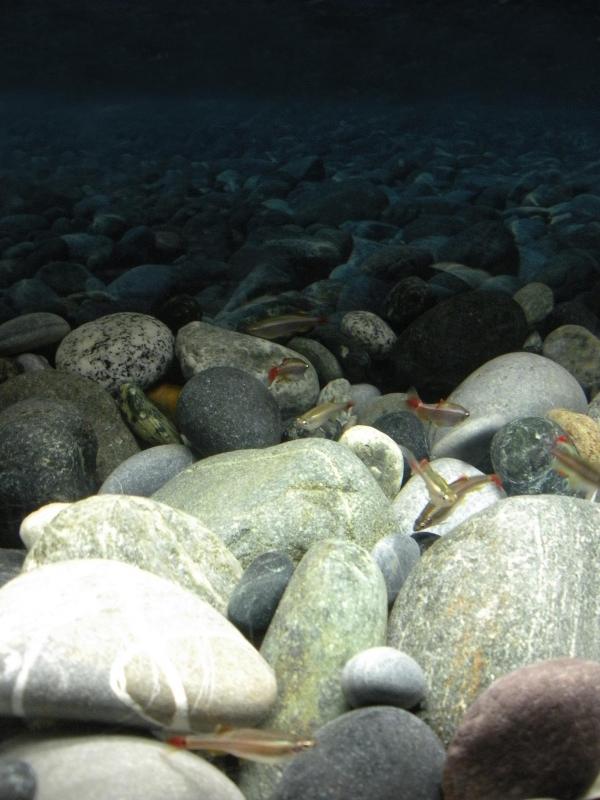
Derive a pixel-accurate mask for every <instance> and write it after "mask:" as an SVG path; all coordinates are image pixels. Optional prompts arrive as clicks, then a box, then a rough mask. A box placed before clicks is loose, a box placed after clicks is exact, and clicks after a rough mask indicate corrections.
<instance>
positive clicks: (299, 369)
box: [267, 356, 309, 385]
mask: <svg viewBox="0 0 600 800" xmlns="http://www.w3.org/2000/svg"><path fill="white" fill-rule="evenodd" d="M308 367H309V364H308V361H305V360H304V359H303V358H297V357H296V356H286V357H285V358H284V359H282V360H281V361H280V362H279V364H275V366H273V367H271V369H270V370H269V372H268V374H267V379H268V381H269V385H271V384H272V383H273V381H276V380H278V379H280V380H285V381H287V380H290V378H294V377H298V376H300V375H304V373H305V372H306V370H307V369H308Z"/></svg>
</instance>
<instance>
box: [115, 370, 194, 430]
mask: <svg viewBox="0 0 600 800" xmlns="http://www.w3.org/2000/svg"><path fill="white" fill-rule="evenodd" d="M117 402H118V404H119V408H120V409H121V413H122V414H123V417H124V418H125V421H126V422H127V424H128V425H129V427H130V428H131V430H132V431H133V432H134V433H135V435H136V436H138V437H139V438H140V439H142V441H144V442H146V443H147V444H151V445H157V444H181V438H180V437H179V434H178V433H177V429H176V428H175V426H174V425H173V423H172V422H171V420H169V419H168V418H167V417H165V415H164V414H163V413H162V412H160V411H159V410H158V408H156V406H155V405H154V404H153V403H152V402H150V400H148V398H147V397H146V395H145V394H144V392H143V391H142V390H141V389H140V387H139V386H136V385H135V384H134V383H122V384H121V385H120V386H119V396H118V398H117Z"/></svg>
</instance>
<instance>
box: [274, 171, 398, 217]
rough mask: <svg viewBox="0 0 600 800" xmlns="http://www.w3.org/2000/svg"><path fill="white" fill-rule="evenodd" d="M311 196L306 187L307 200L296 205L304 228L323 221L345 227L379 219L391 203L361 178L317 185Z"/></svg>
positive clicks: (381, 192) (304, 199)
mask: <svg viewBox="0 0 600 800" xmlns="http://www.w3.org/2000/svg"><path fill="white" fill-rule="evenodd" d="M315 186H316V191H315V189H312V191H311V193H310V196H309V195H308V192H307V191H306V184H304V187H303V188H304V189H305V191H304V192H303V194H304V197H303V196H302V195H301V196H300V198H299V199H298V200H297V201H296V202H294V198H293V197H292V196H291V195H290V197H289V198H288V199H290V201H291V202H292V205H293V206H294V207H295V212H296V213H295V216H296V219H297V220H298V222H299V224H300V225H303V226H305V225H310V223H311V222H321V223H324V224H326V225H341V223H342V222H346V220H350V219H378V218H379V216H380V214H381V212H382V211H383V209H384V208H385V207H386V206H387V204H388V199H387V197H386V195H385V193H384V192H383V191H382V190H381V189H379V188H378V187H376V186H374V185H373V184H371V183H370V182H369V181H365V180H360V179H358V178H356V179H352V180H346V181H339V182H338V181H335V182H334V181H332V182H330V183H325V182H323V183H319V184H316V185H315Z"/></svg>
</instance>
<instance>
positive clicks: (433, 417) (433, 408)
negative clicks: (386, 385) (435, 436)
mask: <svg viewBox="0 0 600 800" xmlns="http://www.w3.org/2000/svg"><path fill="white" fill-rule="evenodd" d="M406 406H407V408H408V409H409V410H410V411H412V412H413V414H416V415H417V417H418V418H419V419H420V420H421V421H422V422H431V423H432V424H433V425H436V426H438V427H440V428H451V427H453V426H454V425H458V423H459V422H463V420H465V419H466V418H467V417H468V416H469V412H468V411H467V409H466V408H464V407H463V406H459V405H458V403H450V402H448V400H440V401H439V403H424V402H423V401H422V400H421V398H420V397H419V395H418V394H417V392H416V391H415V390H414V389H409V390H408V392H407V393H406Z"/></svg>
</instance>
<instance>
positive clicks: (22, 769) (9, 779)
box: [0, 758, 36, 800]
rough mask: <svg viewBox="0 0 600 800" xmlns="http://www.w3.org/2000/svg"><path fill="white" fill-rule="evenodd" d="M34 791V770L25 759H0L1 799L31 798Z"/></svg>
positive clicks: (24, 799)
mask: <svg viewBox="0 0 600 800" xmlns="http://www.w3.org/2000/svg"><path fill="white" fill-rule="evenodd" d="M35 793H36V779H35V772H34V771H33V769H32V768H31V766H30V765H29V764H28V763H27V762H26V761H21V760H17V759H13V758H11V759H6V761H0V798H1V800H33V798H34V797H35Z"/></svg>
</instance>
